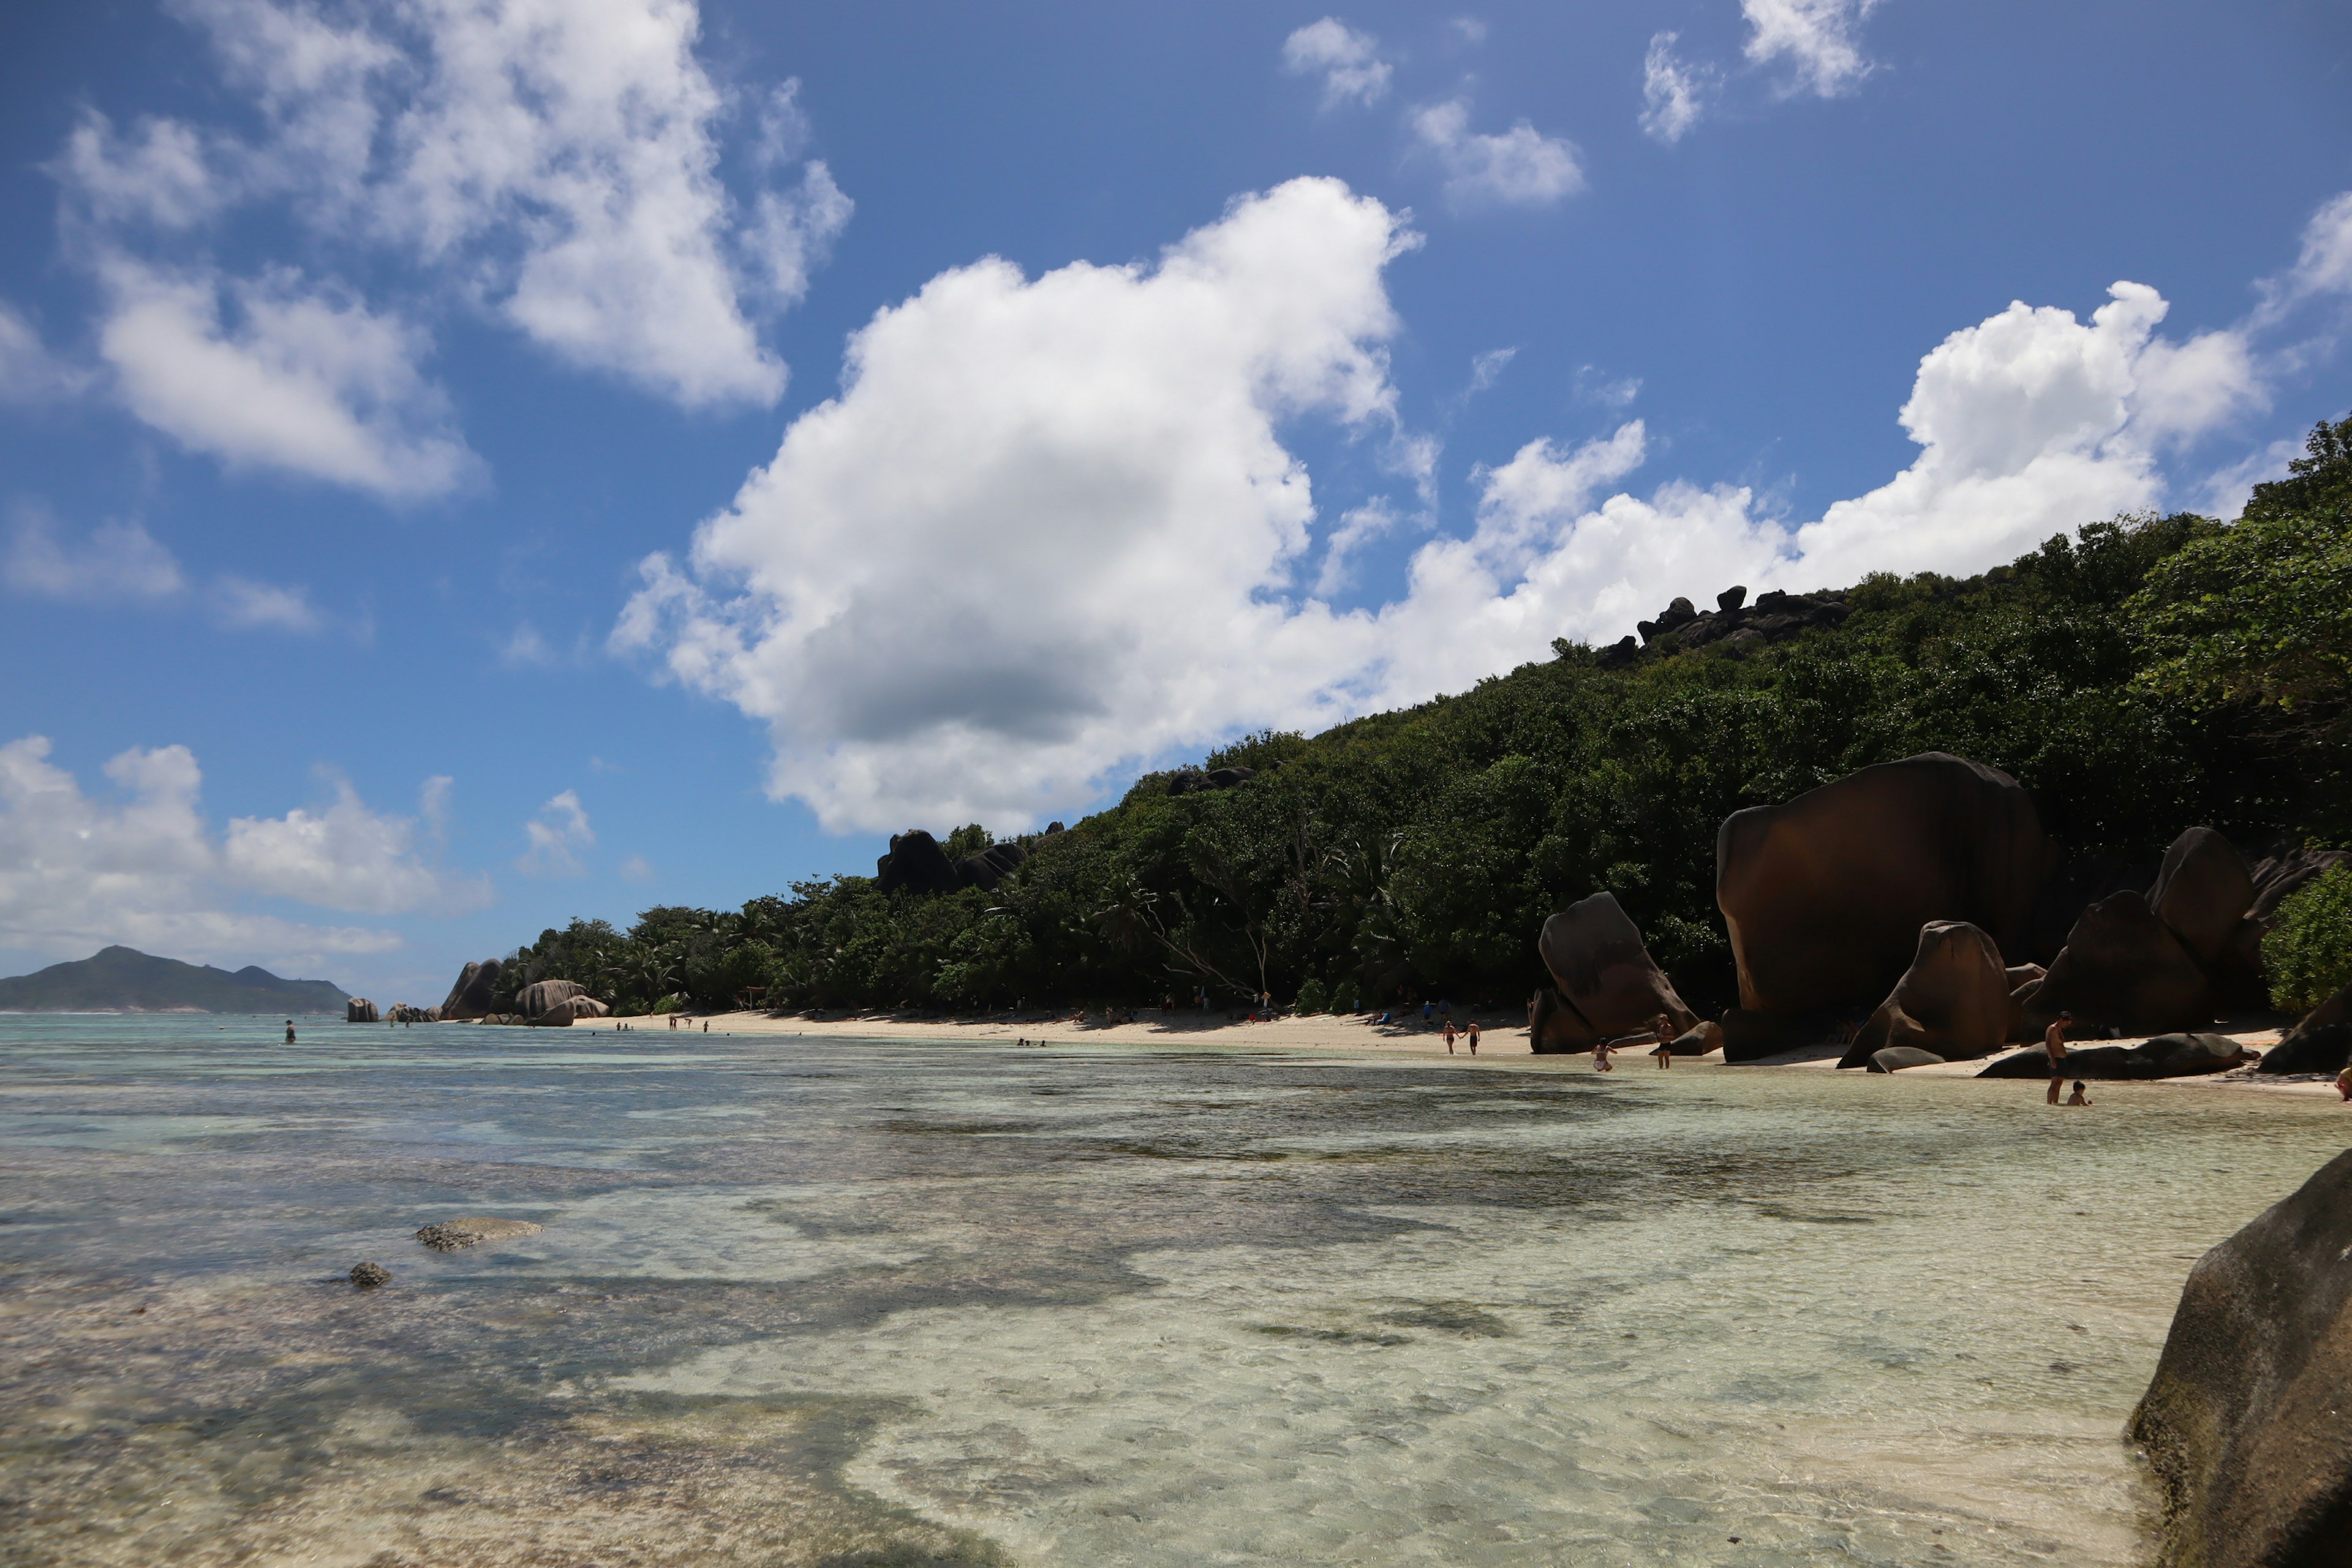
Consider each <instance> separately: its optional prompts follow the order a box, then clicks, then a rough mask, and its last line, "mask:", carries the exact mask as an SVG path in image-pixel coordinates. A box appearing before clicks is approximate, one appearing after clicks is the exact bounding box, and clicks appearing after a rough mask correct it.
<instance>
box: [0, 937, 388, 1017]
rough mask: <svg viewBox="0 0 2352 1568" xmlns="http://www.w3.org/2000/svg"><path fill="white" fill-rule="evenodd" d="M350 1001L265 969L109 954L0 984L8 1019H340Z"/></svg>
mask: <svg viewBox="0 0 2352 1568" xmlns="http://www.w3.org/2000/svg"><path fill="white" fill-rule="evenodd" d="M349 1000H350V997H349V996H347V995H346V994H344V992H343V990H342V988H341V986H339V985H336V984H333V983H331V982H330V981H325V980H281V979H279V978H278V976H277V975H275V974H272V973H269V971H268V970H266V969H263V968H261V967H260V966H258V965H257V964H248V965H247V966H246V967H245V968H243V969H240V970H238V971H237V972H236V973H234V974H232V973H229V972H228V971H227V970H226V969H215V968H214V967H213V966H212V965H210V964H201V965H199V964H194V963H181V962H180V961H179V960H178V959H176V958H157V957H155V956H153V955H152V954H151V953H144V952H139V951H138V950H137V949H136V948H129V947H109V948H102V949H100V951H99V952H96V953H94V954H92V955H91V956H90V957H88V958H84V959H79V960H77V961H75V962H74V963H53V964H51V965H49V966H48V967H47V969H43V970H39V971H37V972H36V973H31V974H19V975H16V976H15V977H13V978H10V979H5V980H0V1013H281V1014H285V1013H340V1012H341V1011H342V1008H343V1004H344V1003H345V1002H347V1001H349Z"/></svg>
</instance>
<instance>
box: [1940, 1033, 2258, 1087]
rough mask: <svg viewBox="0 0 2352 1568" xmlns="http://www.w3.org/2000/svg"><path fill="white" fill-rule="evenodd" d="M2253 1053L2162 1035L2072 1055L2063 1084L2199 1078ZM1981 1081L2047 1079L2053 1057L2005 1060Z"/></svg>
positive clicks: (2220, 1041)
mask: <svg viewBox="0 0 2352 1568" xmlns="http://www.w3.org/2000/svg"><path fill="white" fill-rule="evenodd" d="M2252 1056H2253V1053H2252V1052H2251V1051H2249V1050H2247V1049H2246V1048H2245V1047H2243V1046H2241V1045H2240V1044H2239V1043H2238V1042H2237V1041H2235V1040H2233V1039H2231V1038H2230V1037H2229V1036H2227V1035H2191V1034H2173V1035H2158V1036H2156V1037H2153V1038H2151V1039H2147V1040H2143V1041H2141V1042H2139V1043H2138V1044H2137V1045H2132V1046H2084V1047H2078V1048H2070V1049H2069V1050H2068V1051H2067V1052H2066V1057H2065V1066H2064V1067H2063V1069H2062V1070H2061V1072H2060V1074H2059V1076H2060V1077H2062V1078H2081V1079H2101V1080H2105V1081H2108V1082H2114V1081H2117V1080H2122V1079H2139V1080H2142V1081H2145V1080H2147V1079H2165V1078H2197V1077H2200V1076H2201V1075H2203V1074H2206V1073H2214V1072H2226V1071H2227V1070H2229V1069H2230V1068H2233V1067H2240V1066H2242V1065H2243V1064H2244V1063H2246V1062H2247V1061H2249V1060H2251V1059H2252ZM1977 1076H1978V1077H1979V1078H2031V1079H2047V1078H2048V1077H2049V1076H2050V1053H2049V1052H2048V1051H2047V1050H2046V1049H2045V1048H2044V1047H2041V1046H2035V1047H2032V1048H2031V1049H2028V1050H2022V1051H2020V1052H2018V1053H2017V1054H2016V1055H2014V1056H2009V1057H2003V1058H2000V1060H1999V1061H1997V1062H1994V1063H1992V1064H1991V1065H1990V1066H1989V1067H1987V1068H1985V1069H1984V1071H1982V1072H1980V1073H1979V1074H1977Z"/></svg>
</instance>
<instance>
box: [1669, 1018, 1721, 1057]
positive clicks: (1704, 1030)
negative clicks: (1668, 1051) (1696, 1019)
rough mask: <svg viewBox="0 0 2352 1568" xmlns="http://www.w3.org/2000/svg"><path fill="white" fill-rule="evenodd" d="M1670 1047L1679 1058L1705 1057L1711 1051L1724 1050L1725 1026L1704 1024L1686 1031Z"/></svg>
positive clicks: (1673, 1040)
mask: <svg viewBox="0 0 2352 1568" xmlns="http://www.w3.org/2000/svg"><path fill="white" fill-rule="evenodd" d="M1668 1045H1669V1046H1670V1047H1671V1048H1672V1049H1673V1051H1674V1053H1675V1055H1676V1056H1678V1057H1703V1056H1705V1055H1706V1053H1707V1052H1709V1051H1719V1050H1721V1049H1723V1026H1722V1025H1720V1024H1710V1023H1702V1024H1698V1025H1696V1026H1693V1027H1691V1028H1688V1029H1685V1030H1684V1031H1683V1032H1682V1033H1681V1034H1679V1035H1676V1036H1675V1037H1674V1038H1673V1039H1672V1040H1671V1041H1669V1042H1668Z"/></svg>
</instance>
